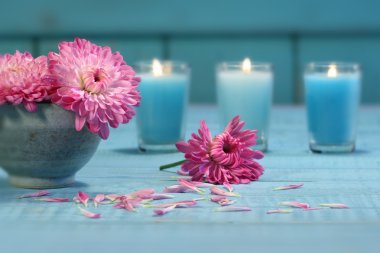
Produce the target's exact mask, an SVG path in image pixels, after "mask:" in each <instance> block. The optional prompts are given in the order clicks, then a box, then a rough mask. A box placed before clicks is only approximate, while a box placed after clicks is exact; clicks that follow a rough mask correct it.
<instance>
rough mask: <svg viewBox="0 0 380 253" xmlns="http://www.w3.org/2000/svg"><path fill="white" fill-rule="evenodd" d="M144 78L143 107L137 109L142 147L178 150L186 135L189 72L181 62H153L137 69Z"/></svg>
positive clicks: (144, 148)
mask: <svg viewBox="0 0 380 253" xmlns="http://www.w3.org/2000/svg"><path fill="white" fill-rule="evenodd" d="M136 69H137V74H138V76H140V77H141V83H140V85H139V91H140V92H141V97H142V100H141V104H140V106H139V107H138V109H137V127H138V133H139V148H140V149H141V150H152V151H154V150H161V151H163V150H174V149H175V145H174V144H175V143H176V142H177V141H180V140H183V139H184V137H185V136H184V135H185V125H184V118H185V117H184V115H185V110H186V106H187V101H188V87H189V82H190V78H189V69H188V67H187V65H186V64H184V63H180V62H171V61H165V62H162V63H161V62H160V61H158V60H156V59H155V60H153V62H152V63H147V62H141V63H139V64H137V66H136Z"/></svg>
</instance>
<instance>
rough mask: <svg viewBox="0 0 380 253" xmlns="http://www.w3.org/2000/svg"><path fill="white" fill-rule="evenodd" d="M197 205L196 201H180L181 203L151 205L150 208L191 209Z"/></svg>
mask: <svg viewBox="0 0 380 253" xmlns="http://www.w3.org/2000/svg"><path fill="white" fill-rule="evenodd" d="M196 204H197V201H196V200H182V201H176V202H168V203H162V204H158V205H153V206H152V207H156V208H167V207H169V206H173V205H175V206H176V208H180V207H191V206H194V205H196Z"/></svg>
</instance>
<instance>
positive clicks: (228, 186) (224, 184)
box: [223, 182, 234, 192]
mask: <svg viewBox="0 0 380 253" xmlns="http://www.w3.org/2000/svg"><path fill="white" fill-rule="evenodd" d="M223 186H224V188H226V189H227V190H228V191H229V192H233V191H234V188H233V187H232V185H231V184H230V183H227V182H224V183H223Z"/></svg>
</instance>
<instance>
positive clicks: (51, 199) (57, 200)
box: [35, 198, 69, 202]
mask: <svg viewBox="0 0 380 253" xmlns="http://www.w3.org/2000/svg"><path fill="white" fill-rule="evenodd" d="M35 200H37V201H42V202H69V199H68V198H39V199H35Z"/></svg>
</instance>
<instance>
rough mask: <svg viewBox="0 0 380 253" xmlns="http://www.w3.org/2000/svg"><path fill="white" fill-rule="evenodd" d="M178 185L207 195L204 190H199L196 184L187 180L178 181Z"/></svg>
mask: <svg viewBox="0 0 380 253" xmlns="http://www.w3.org/2000/svg"><path fill="white" fill-rule="evenodd" d="M178 183H179V184H180V185H182V186H184V187H187V188H188V189H189V190H192V191H195V192H197V193H199V194H205V191H204V190H202V189H199V188H198V187H197V186H195V184H193V183H192V182H190V181H187V180H185V179H178Z"/></svg>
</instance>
